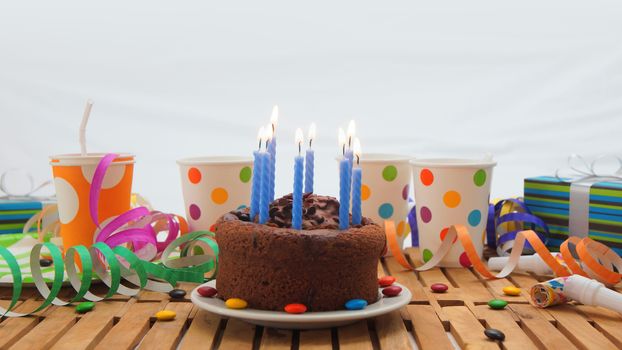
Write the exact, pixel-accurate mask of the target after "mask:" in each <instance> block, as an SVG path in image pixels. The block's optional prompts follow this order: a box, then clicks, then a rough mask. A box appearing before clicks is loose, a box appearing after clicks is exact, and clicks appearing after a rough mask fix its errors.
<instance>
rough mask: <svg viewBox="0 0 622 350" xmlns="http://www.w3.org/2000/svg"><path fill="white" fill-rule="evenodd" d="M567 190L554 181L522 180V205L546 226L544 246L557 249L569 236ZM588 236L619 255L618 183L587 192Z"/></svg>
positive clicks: (621, 187) (621, 190) (621, 197)
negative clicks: (547, 233)
mask: <svg viewBox="0 0 622 350" xmlns="http://www.w3.org/2000/svg"><path fill="white" fill-rule="evenodd" d="M570 187H571V184H570V183H569V182H565V181H563V180H560V179H558V178H556V177H550V176H540V177H532V178H526V179H525V187H524V196H525V204H526V205H527V207H528V208H529V209H530V210H531V211H532V213H533V214H534V215H536V216H538V217H540V218H541V219H542V220H544V221H545V222H546V223H547V225H548V226H549V229H550V233H551V236H550V237H549V240H548V242H547V246H549V248H551V249H559V245H560V244H561V243H562V242H563V241H564V240H565V239H567V238H568V236H569V212H570ZM588 216H589V217H588V218H587V220H588V223H589V232H587V234H588V236H589V237H590V238H592V239H594V240H597V241H600V242H602V243H604V244H606V245H608V246H609V247H611V248H613V249H614V250H615V251H616V252H617V253H618V254H622V183H616V182H597V183H594V184H592V185H591V187H590V188H589V215H588Z"/></svg>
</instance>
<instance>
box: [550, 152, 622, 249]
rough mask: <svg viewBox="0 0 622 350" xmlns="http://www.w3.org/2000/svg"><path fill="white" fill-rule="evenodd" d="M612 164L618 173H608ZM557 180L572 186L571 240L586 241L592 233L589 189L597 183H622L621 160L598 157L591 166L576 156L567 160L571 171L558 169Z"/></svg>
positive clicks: (610, 171)
mask: <svg viewBox="0 0 622 350" xmlns="http://www.w3.org/2000/svg"><path fill="white" fill-rule="evenodd" d="M611 160H613V161H614V163H617V165H616V166H615V167H614V169H615V170H613V169H611V168H609V169H607V166H608V163H607V162H606V161H611ZM555 177H557V179H559V180H560V181H563V182H566V183H570V199H569V210H568V231H569V233H570V236H576V237H579V238H584V237H587V236H588V233H589V231H590V222H589V218H590V188H591V187H592V185H593V184H595V183H598V182H605V181H607V182H622V159H621V158H620V157H617V156H599V157H597V158H596V159H594V160H593V161H591V162H588V161H586V160H585V159H584V158H583V157H581V156H580V155H577V154H572V155H570V156H569V157H568V168H567V169H564V170H560V169H557V171H556V172H555Z"/></svg>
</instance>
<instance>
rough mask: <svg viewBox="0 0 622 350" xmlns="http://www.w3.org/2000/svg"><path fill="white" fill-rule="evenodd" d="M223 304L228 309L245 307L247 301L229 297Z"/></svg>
mask: <svg viewBox="0 0 622 350" xmlns="http://www.w3.org/2000/svg"><path fill="white" fill-rule="evenodd" d="M225 305H226V306H227V307H228V308H230V309H246V307H247V306H248V303H247V302H246V301H245V300H242V299H240V298H231V299H227V301H225Z"/></svg>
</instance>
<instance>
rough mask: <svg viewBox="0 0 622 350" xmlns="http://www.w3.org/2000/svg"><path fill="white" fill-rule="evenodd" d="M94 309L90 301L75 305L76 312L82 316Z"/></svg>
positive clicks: (93, 304)
mask: <svg viewBox="0 0 622 350" xmlns="http://www.w3.org/2000/svg"><path fill="white" fill-rule="evenodd" d="M94 307H95V303H94V302H92V301H85V302H83V303H80V304H78V305H76V311H77V312H78V313H79V314H84V313H87V312H89V311H91V310H93V308H94Z"/></svg>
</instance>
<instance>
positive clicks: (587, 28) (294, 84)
mask: <svg viewBox="0 0 622 350" xmlns="http://www.w3.org/2000/svg"><path fill="white" fill-rule="evenodd" d="M621 18H622V3H620V2H618V1H561V0H559V1H541V0H537V1H536V0H527V1H514V2H507V1H492V0H491V1H443V2H438V1H426V2H423V1H418V2H413V1H390V2H387V1H384V2H380V1H363V2H362V1H342V2H336V1H312V2H307V3H306V5H301V4H300V2H292V1H279V2H272V1H270V2H269V1H249V2H247V3H241V2H237V1H236V2H210V4H208V2H207V1H144V0H143V1H101V2H97V3H94V2H87V1H72V2H64V1H40V2H37V3H32V2H26V1H10V2H4V3H3V4H1V5H0V132H1V136H0V172H2V171H4V170H6V169H8V168H13V167H20V168H24V169H27V170H29V171H30V172H32V173H33V175H34V176H35V178H36V179H37V180H38V181H43V180H45V179H47V178H49V177H50V170H49V166H48V164H47V156H48V155H50V154H57V153H68V152H77V151H78V149H79V148H78V141H77V133H78V126H79V120H80V117H81V114H82V108H83V105H84V101H85V100H86V99H87V98H88V97H91V98H93V99H94V100H95V103H96V104H95V107H94V109H93V114H92V118H91V122H90V124H89V129H88V141H89V151H102V152H105V151H117V152H118V151H126V152H133V153H135V154H136V155H137V159H138V163H137V168H136V177H135V181H134V185H135V190H136V191H138V192H140V193H142V194H143V195H145V196H146V197H148V198H149V199H151V200H152V202H153V203H154V204H155V206H156V207H157V208H159V209H161V210H167V211H176V212H183V202H182V198H181V190H180V185H179V174H178V170H177V166H176V164H175V160H176V159H178V158H180V157H185V156H194V155H212V154H250V153H251V152H252V149H253V148H254V147H255V134H256V131H257V128H258V126H259V125H260V124H264V123H267V122H268V117H269V113H270V109H271V106H272V104H274V103H278V104H279V105H280V107H281V112H282V114H281V127H280V130H279V137H280V140H281V141H280V145H279V146H280V149H279V155H280V157H279V167H278V173H277V176H278V180H277V182H278V185H277V186H278V187H277V192H278V193H283V192H286V191H288V190H289V189H290V188H291V183H292V176H291V170H290V169H291V167H292V161H291V157H292V156H293V154H294V146H293V136H294V129H295V128H296V127H298V126H302V127H305V128H306V127H307V126H308V124H309V123H310V122H311V121H315V122H317V124H318V134H319V138H318V140H317V144H316V145H317V153H316V157H317V161H316V162H317V164H316V166H317V171H316V176H317V183H318V184H317V187H316V188H317V191H318V192H323V193H332V194H336V193H337V186H338V182H337V171H336V166H335V165H334V164H333V163H334V161H333V158H334V156H335V155H336V154H337V151H338V150H337V145H336V128H337V127H338V126H339V125H343V126H345V125H346V124H347V121H348V120H349V119H351V118H354V119H356V120H357V122H358V129H359V132H360V137H361V141H362V144H363V149H364V151H367V152H399V153H407V154H412V155H416V156H420V157H424V156H437V155H454V156H479V155H482V154H484V153H485V152H492V153H494V154H495V156H496V158H497V160H498V161H499V165H498V167H497V169H496V170H495V171H496V173H495V180H494V185H493V196H509V195H516V194H520V193H521V192H522V179H523V177H525V176H529V175H544V174H552V173H553V172H554V170H555V169H556V168H557V167H559V166H562V165H563V163H564V161H565V158H566V156H567V155H568V154H570V153H572V152H577V153H582V154H585V155H588V156H595V155H598V154H602V153H618V154H620V141H619V140H620V136H619V135H620V132H621V129H622V128H621V127H622V119H621V118H622V20H621ZM290 140H291V143H290ZM290 145H291V147H290Z"/></svg>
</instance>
